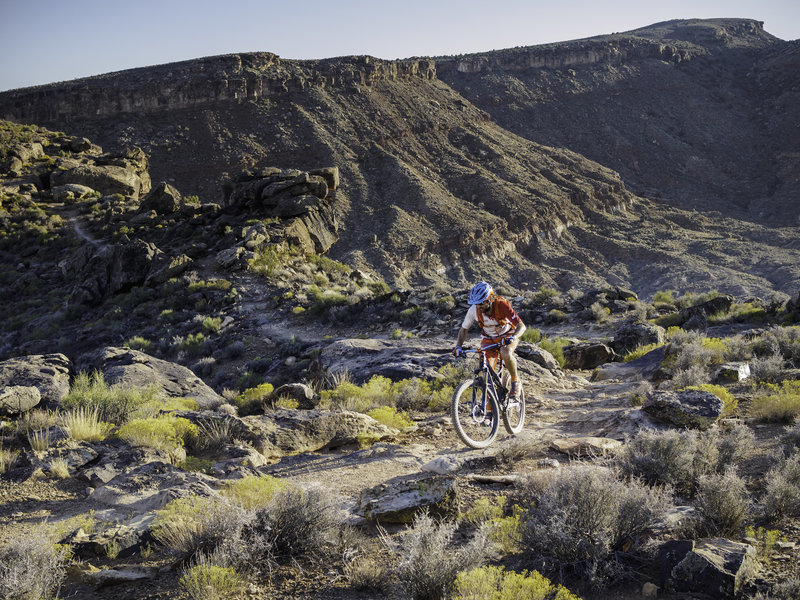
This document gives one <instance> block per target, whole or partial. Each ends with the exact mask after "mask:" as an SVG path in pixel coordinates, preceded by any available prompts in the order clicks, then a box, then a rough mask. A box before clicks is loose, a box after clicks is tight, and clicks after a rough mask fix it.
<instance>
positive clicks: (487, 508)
mask: <svg viewBox="0 0 800 600" xmlns="http://www.w3.org/2000/svg"><path fill="white" fill-rule="evenodd" d="M505 504H506V497H505V496H497V497H495V498H494V499H493V500H489V499H488V498H479V499H478V500H476V501H475V502H474V503H473V505H472V506H471V507H470V509H469V510H468V511H467V512H466V513H465V514H464V515H462V520H463V521H465V522H467V523H472V524H473V525H483V526H486V527H487V528H488V530H489V540H490V541H491V542H493V543H494V544H496V545H497V546H498V547H499V548H500V549H501V550H502V551H503V552H505V553H509V554H511V553H515V552H519V551H520V549H521V542H522V516H523V512H524V511H523V509H522V508H520V506H519V505H516V504H514V505H513V506H511V509H510V512H511V514H510V515H508V516H504V513H505V508H504V507H505Z"/></svg>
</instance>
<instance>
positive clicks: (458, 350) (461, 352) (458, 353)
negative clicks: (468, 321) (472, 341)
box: [453, 346, 464, 358]
mask: <svg viewBox="0 0 800 600" xmlns="http://www.w3.org/2000/svg"><path fill="white" fill-rule="evenodd" d="M453 356H455V357H456V358H458V357H459V356H464V350H463V349H462V348H461V346H456V347H455V348H453Z"/></svg>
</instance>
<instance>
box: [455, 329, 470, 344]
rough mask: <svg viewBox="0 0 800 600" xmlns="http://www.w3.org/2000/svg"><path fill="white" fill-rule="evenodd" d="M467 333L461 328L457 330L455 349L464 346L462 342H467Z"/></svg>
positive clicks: (467, 331) (466, 330)
mask: <svg viewBox="0 0 800 600" xmlns="http://www.w3.org/2000/svg"><path fill="white" fill-rule="evenodd" d="M468 333H469V330H468V329H464V328H463V327H462V328H461V329H459V330H458V338H457V339H456V348H461V347H462V346H463V345H464V342H465V341H466V340H467V334H468Z"/></svg>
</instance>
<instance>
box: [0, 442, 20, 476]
mask: <svg viewBox="0 0 800 600" xmlns="http://www.w3.org/2000/svg"><path fill="white" fill-rule="evenodd" d="M18 457H19V450H9V449H8V448H3V445H2V444H0V475H2V474H3V473H5V472H6V471H8V470H10V469H11V468H12V467H13V466H14V464H15V463H16V462H17V458H18Z"/></svg>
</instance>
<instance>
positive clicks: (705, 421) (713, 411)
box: [642, 390, 725, 429]
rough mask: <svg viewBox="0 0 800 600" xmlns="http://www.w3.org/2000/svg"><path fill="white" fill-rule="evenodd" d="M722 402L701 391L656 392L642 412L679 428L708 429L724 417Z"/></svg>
mask: <svg viewBox="0 0 800 600" xmlns="http://www.w3.org/2000/svg"><path fill="white" fill-rule="evenodd" d="M724 407H725V405H724V404H723V402H722V400H720V399H719V398H718V397H717V396H715V395H714V394H712V393H711V392H705V391H701V390H682V391H680V392H672V391H664V390H661V391H654V392H650V393H649V394H648V395H647V400H645V403H644V406H643V407H642V410H643V411H644V412H645V413H647V414H648V415H650V416H651V417H652V418H654V419H656V420H658V421H665V422H667V423H672V424H673V425H677V426H678V427H689V428H692V429H708V428H709V427H711V425H713V424H714V423H715V422H716V421H717V420H718V419H719V418H720V416H721V415H722V410H723V408H724Z"/></svg>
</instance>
